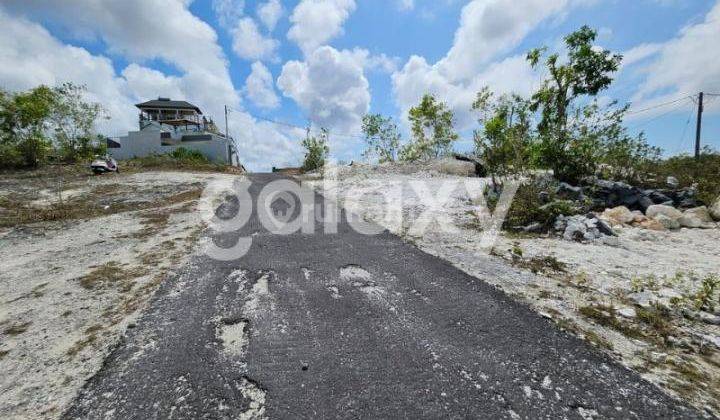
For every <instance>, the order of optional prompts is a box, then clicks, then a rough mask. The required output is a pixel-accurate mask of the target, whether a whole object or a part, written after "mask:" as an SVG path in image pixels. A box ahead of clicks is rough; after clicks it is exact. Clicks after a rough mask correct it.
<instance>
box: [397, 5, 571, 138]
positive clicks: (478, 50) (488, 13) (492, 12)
mask: <svg viewBox="0 0 720 420" xmlns="http://www.w3.org/2000/svg"><path fill="white" fill-rule="evenodd" d="M568 4H569V1H567V0H554V1H546V0H518V1H515V2H513V4H512V7H509V5H508V4H507V1H504V0H473V1H471V2H470V3H468V4H467V5H466V6H465V7H463V9H462V12H461V17H460V25H459V27H458V29H457V31H456V32H455V38H454V40H453V44H452V47H451V48H450V49H449V51H448V52H447V54H446V55H445V57H443V58H442V59H441V60H439V61H438V62H437V63H434V64H429V63H428V62H427V60H426V59H425V58H423V57H420V56H412V57H410V59H409V60H408V62H407V63H406V64H405V65H404V66H403V68H402V69H401V70H399V71H397V72H395V73H394V74H393V76H392V80H393V93H394V95H395V101H396V103H397V104H398V106H399V107H400V109H401V112H402V113H403V115H407V111H408V110H409V109H410V107H412V106H414V105H416V104H417V103H418V102H419V100H420V98H421V97H422V95H423V94H425V93H432V94H435V95H436V96H438V97H439V98H440V99H441V100H443V101H445V102H447V103H448V104H449V105H450V107H451V108H452V109H453V110H454V111H455V115H456V123H457V126H458V128H460V129H465V128H468V127H470V126H471V125H472V124H473V120H474V117H473V116H472V114H471V106H472V102H473V101H474V99H475V94H476V93H477V92H478V91H479V90H480V89H481V88H482V87H484V86H490V87H492V89H493V90H495V91H496V92H499V93H511V92H515V93H519V94H525V95H527V94H529V93H530V92H531V91H532V89H533V88H535V87H537V86H538V85H539V83H540V80H539V76H538V75H537V74H536V73H535V72H534V71H533V70H532V69H531V68H530V66H529V65H528V63H527V62H526V60H525V57H524V55H522V54H521V55H514V56H510V57H506V58H501V59H498V57H502V55H503V54H506V53H507V52H509V51H511V50H512V49H513V48H515V47H517V45H518V44H519V43H520V42H521V41H522V40H523V39H524V38H525V37H526V36H527V35H528V34H529V33H530V31H532V30H533V28H535V27H536V26H537V25H539V24H540V23H541V22H543V21H544V20H545V19H547V18H549V17H551V16H553V15H557V14H559V13H561V12H562V11H563V8H564V7H566V6H568Z"/></svg>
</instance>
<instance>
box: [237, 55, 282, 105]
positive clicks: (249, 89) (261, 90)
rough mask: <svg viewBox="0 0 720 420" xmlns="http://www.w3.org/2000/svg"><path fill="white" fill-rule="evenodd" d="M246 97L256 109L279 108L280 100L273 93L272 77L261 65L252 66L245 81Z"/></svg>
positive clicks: (256, 63) (255, 63)
mask: <svg viewBox="0 0 720 420" xmlns="http://www.w3.org/2000/svg"><path fill="white" fill-rule="evenodd" d="M245 92H246V96H247V97H248V98H249V99H250V100H251V101H252V102H253V103H254V104H255V105H256V106H258V107H260V108H265V109H275V108H277V107H278V106H280V98H278V96H277V94H276V93H275V86H274V83H273V77H272V74H271V73H270V70H268V68H267V67H265V65H263V63H261V62H259V61H256V62H254V63H253V64H252V72H251V73H250V75H249V76H248V78H247V79H246V80H245Z"/></svg>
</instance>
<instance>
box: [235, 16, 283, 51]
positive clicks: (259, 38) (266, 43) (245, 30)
mask: <svg viewBox="0 0 720 420" xmlns="http://www.w3.org/2000/svg"><path fill="white" fill-rule="evenodd" d="M232 37H233V51H235V53H236V54H237V55H238V57H240V58H243V59H245V60H268V59H269V60H275V59H277V55H276V50H277V48H278V46H279V43H278V41H277V40H274V39H271V38H265V37H264V36H263V35H262V34H261V33H260V30H259V29H258V26H257V24H256V23H255V21H254V20H252V19H251V18H242V19H240V21H238V23H237V26H235V28H234V29H233V30H232Z"/></svg>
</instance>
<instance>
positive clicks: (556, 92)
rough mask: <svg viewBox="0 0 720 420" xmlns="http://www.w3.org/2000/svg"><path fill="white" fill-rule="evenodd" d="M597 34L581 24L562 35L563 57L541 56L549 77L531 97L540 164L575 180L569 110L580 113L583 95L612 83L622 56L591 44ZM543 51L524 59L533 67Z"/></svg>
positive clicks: (601, 89)
mask: <svg viewBox="0 0 720 420" xmlns="http://www.w3.org/2000/svg"><path fill="white" fill-rule="evenodd" d="M596 36H597V33H596V32H595V31H594V30H593V29H591V28H589V27H587V26H583V27H582V28H580V29H579V30H577V31H576V32H573V33H571V34H570V35H568V36H566V37H565V46H566V49H567V58H566V59H564V60H561V58H560V54H558V53H554V54H550V55H549V56H547V58H546V59H545V63H544V65H545V67H546V69H547V72H548V74H549V77H548V78H547V79H546V80H545V81H544V82H543V85H542V87H541V88H540V89H539V90H538V91H537V92H536V93H535V94H534V95H533V96H532V102H531V110H532V111H540V115H541V119H540V123H539V124H538V131H539V133H540V138H541V144H540V146H541V147H540V158H541V160H542V163H543V164H545V165H547V166H549V167H550V168H552V169H553V170H555V174H556V176H558V177H559V178H561V179H565V180H569V181H577V176H578V175H579V173H578V171H577V170H576V168H574V163H581V162H577V161H576V162H573V161H572V159H571V158H572V157H573V154H572V153H569V149H571V148H573V147H574V146H576V145H577V143H576V141H575V140H577V139H573V138H572V137H571V136H570V133H569V127H568V119H569V115H571V114H572V113H576V114H582V110H581V109H580V108H582V106H578V105H577V102H579V101H578V100H579V99H580V98H583V97H586V96H591V97H592V96H596V95H597V94H598V93H599V92H601V91H603V90H605V89H607V88H608V87H609V86H610V84H611V83H612V77H611V76H612V74H613V73H614V72H616V71H617V69H618V67H619V65H620V62H621V60H622V56H620V55H618V54H613V53H611V52H610V51H608V50H605V49H600V48H598V47H596V46H595V45H594V42H595V39H596ZM546 51H547V49H546V48H539V49H534V50H532V51H530V52H529V53H528V55H527V59H528V61H529V62H530V64H531V65H532V66H533V68H537V67H538V66H539V63H540V60H541V58H542V57H543V55H544V54H545V52H546Z"/></svg>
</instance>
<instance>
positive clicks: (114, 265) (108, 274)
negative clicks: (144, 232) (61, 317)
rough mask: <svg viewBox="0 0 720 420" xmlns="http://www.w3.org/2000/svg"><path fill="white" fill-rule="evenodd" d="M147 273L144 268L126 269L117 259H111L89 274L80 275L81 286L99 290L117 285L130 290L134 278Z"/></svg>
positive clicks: (126, 290) (121, 289)
mask: <svg viewBox="0 0 720 420" xmlns="http://www.w3.org/2000/svg"><path fill="white" fill-rule="evenodd" d="M146 274H147V270H146V269H144V268H134V269H126V268H123V267H121V266H120V264H119V263H118V262H116V261H110V262H108V263H105V264H103V265H101V266H99V267H97V268H95V269H93V270H92V271H91V272H89V273H88V274H86V275H84V276H82V277H80V279H79V282H80V286H82V287H83V288H85V289H88V290H98V289H102V288H106V287H111V286H112V287H116V288H119V289H120V291H122V292H128V291H130V290H131V289H132V287H133V284H134V282H133V280H134V279H136V278H138V277H142V276H144V275H146Z"/></svg>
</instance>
